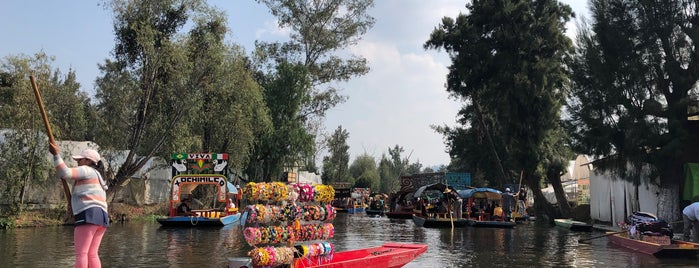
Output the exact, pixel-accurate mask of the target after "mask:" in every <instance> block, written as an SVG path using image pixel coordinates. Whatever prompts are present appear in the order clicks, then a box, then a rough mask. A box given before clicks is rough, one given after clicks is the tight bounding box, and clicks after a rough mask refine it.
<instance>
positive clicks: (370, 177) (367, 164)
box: [349, 154, 381, 189]
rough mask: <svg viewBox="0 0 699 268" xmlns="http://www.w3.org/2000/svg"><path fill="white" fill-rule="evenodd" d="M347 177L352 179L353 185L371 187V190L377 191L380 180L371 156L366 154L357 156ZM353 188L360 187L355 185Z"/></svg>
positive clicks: (374, 161)
mask: <svg viewBox="0 0 699 268" xmlns="http://www.w3.org/2000/svg"><path fill="white" fill-rule="evenodd" d="M349 175H350V176H351V177H352V178H354V181H355V183H359V184H360V185H366V186H365V187H371V189H379V185H380V181H381V180H380V176H379V171H378V168H377V167H376V160H375V159H374V157H373V156H370V155H368V154H363V155H360V156H357V157H356V158H355V159H354V161H353V162H352V165H350V167H349ZM355 187H361V186H357V185H356V184H355Z"/></svg>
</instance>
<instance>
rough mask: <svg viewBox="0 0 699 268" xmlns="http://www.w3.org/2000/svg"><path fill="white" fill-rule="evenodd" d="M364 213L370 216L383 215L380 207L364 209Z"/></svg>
mask: <svg viewBox="0 0 699 268" xmlns="http://www.w3.org/2000/svg"><path fill="white" fill-rule="evenodd" d="M365 211H366V215H367V216H372V217H381V216H383V215H384V212H383V210H380V209H366V210H365Z"/></svg>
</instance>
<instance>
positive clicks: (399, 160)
mask: <svg viewBox="0 0 699 268" xmlns="http://www.w3.org/2000/svg"><path fill="white" fill-rule="evenodd" d="M404 151H405V150H404V149H403V147H402V146H399V145H397V144H396V145H395V146H394V147H393V148H388V156H386V154H383V155H381V160H380V161H379V168H378V170H379V177H380V182H381V183H380V187H379V191H380V192H382V193H391V192H396V191H398V190H399V189H400V176H402V175H408V174H417V173H420V168H421V167H422V165H421V164H419V163H414V164H412V165H411V164H410V160H409V157H410V155H408V156H407V157H403V156H402V155H401V154H402V153H403V152H404Z"/></svg>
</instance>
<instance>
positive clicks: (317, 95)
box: [255, 0, 374, 179]
mask: <svg viewBox="0 0 699 268" xmlns="http://www.w3.org/2000/svg"><path fill="white" fill-rule="evenodd" d="M258 2H260V3H263V4H265V5H266V6H267V7H269V9H270V11H271V13H272V15H274V16H275V17H277V19H278V23H279V27H282V28H286V29H289V30H290V32H291V33H290V36H289V40H288V41H285V42H273V43H265V42H257V43H256V48H257V50H256V58H257V63H258V64H259V65H258V68H259V69H260V73H261V74H262V75H263V76H266V78H261V80H271V79H273V78H274V77H277V74H275V72H276V71H278V69H279V68H278V66H277V65H279V64H292V65H300V66H303V68H304V69H305V70H303V73H304V74H303V75H304V76H305V78H306V79H307V81H308V83H309V84H308V87H306V88H303V90H304V91H303V92H301V94H302V96H304V97H303V98H302V99H301V101H302V102H301V103H298V104H297V103H282V104H287V105H299V106H298V109H296V108H295V107H290V109H284V110H283V111H288V110H291V108H293V109H296V110H297V113H296V114H295V115H294V116H293V118H289V120H292V121H298V122H300V123H301V124H300V125H298V126H297V128H295V129H293V130H292V132H291V133H296V134H298V136H297V137H296V138H294V139H289V140H270V139H265V140H269V141H273V142H274V143H273V144H268V145H265V144H262V143H261V144H260V146H259V147H258V148H257V150H256V154H255V156H256V160H257V163H258V165H259V166H264V165H268V164H269V163H276V165H277V167H276V168H270V170H279V169H283V168H284V167H287V166H294V167H296V166H299V165H305V167H306V168H307V169H309V170H313V169H316V167H315V165H314V163H315V157H316V153H317V149H318V148H320V147H322V142H323V140H322V136H323V135H319V132H320V123H321V122H322V120H323V119H324V117H325V114H326V112H327V111H328V110H329V109H331V108H333V107H335V106H336V105H338V104H340V103H342V102H343V101H344V100H345V97H344V96H341V95H340V94H339V90H338V88H336V87H334V86H333V82H339V81H347V80H349V79H351V78H353V77H356V76H361V75H364V74H366V73H367V72H368V71H369V67H368V65H367V62H366V59H364V58H362V57H360V56H356V55H351V54H349V53H348V52H347V51H343V50H344V49H346V48H348V47H350V46H352V45H355V44H356V43H357V42H358V41H359V40H360V38H361V37H362V36H363V35H364V34H365V33H366V31H367V30H368V29H369V28H371V27H372V26H373V25H374V18H372V17H371V16H369V14H368V12H367V10H368V9H369V8H370V7H372V6H373V3H374V2H373V0H331V1H305V0H291V1H281V0H258ZM261 84H262V83H261ZM288 86H289V87H298V85H293V84H289V85H288ZM275 92H283V90H274V91H273V92H268V93H275ZM266 97H267V99H279V98H283V97H284V96H283V95H282V96H271V95H270V94H266ZM268 105H269V106H271V105H272V103H269V104H268ZM272 116H273V117H274V116H275V115H272ZM288 126H289V125H288V124H275V125H274V129H273V131H274V132H277V133H278V134H272V136H279V135H282V134H284V132H286V131H289V129H288V128H287V127H288ZM309 143H317V144H316V145H315V146H307V145H308V144H309ZM279 147H295V148H303V149H304V150H296V151H291V152H289V153H290V154H291V155H279V154H275V152H273V151H270V150H269V149H273V148H279ZM257 169H260V167H258V168H257ZM261 176H263V177H264V178H265V179H269V178H276V177H277V176H279V174H278V173H271V174H261Z"/></svg>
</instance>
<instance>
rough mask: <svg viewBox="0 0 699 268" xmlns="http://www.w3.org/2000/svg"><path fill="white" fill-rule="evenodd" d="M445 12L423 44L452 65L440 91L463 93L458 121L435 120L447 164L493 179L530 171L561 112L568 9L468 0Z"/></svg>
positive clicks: (554, 5) (569, 48) (531, 3)
mask: <svg viewBox="0 0 699 268" xmlns="http://www.w3.org/2000/svg"><path fill="white" fill-rule="evenodd" d="M466 7H467V9H468V10H469V12H468V13H466V14H461V15H459V16H457V17H456V18H455V19H453V18H448V17H445V18H444V19H442V23H441V24H440V25H439V26H438V27H437V28H436V29H435V30H434V31H433V32H432V34H431V36H430V39H429V40H428V41H427V42H426V43H425V48H432V49H440V48H444V49H445V50H446V51H447V53H449V54H450V57H451V59H452V64H451V66H450V67H449V74H448V76H447V91H448V92H450V93H451V94H454V95H455V96H458V97H460V98H463V99H464V100H465V105H464V108H462V109H461V111H460V112H459V117H460V118H459V123H460V126H458V127H436V128H435V129H436V130H437V131H438V132H440V133H442V134H443V135H444V136H445V139H446V140H447V144H448V147H449V153H450V155H451V157H452V158H453V159H454V162H455V163H454V164H455V165H456V166H459V167H461V168H466V167H468V168H470V169H471V170H473V171H474V172H479V171H483V172H486V173H487V175H486V177H490V178H498V179H499V183H505V182H509V183H513V182H512V181H506V179H510V178H514V177H517V176H515V175H514V173H513V172H512V171H510V170H527V172H528V173H533V172H535V171H536V170H537V169H538V168H539V165H540V164H541V163H542V161H543V160H544V158H543V154H541V151H542V150H545V149H546V148H545V147H544V146H543V144H544V141H545V140H546V138H547V136H549V135H552V130H553V129H554V128H555V126H556V125H557V122H558V120H559V118H560V112H561V107H562V105H563V103H564V97H565V88H566V83H567V76H566V75H567V74H566V70H565V68H564V60H565V59H566V57H567V56H568V54H569V53H571V52H572V43H571V41H570V39H569V38H568V37H566V36H565V34H564V30H565V23H566V22H567V21H568V20H569V18H570V16H571V9H570V7H568V6H567V5H564V4H559V3H558V2H557V1H473V2H472V3H471V4H467V6H466Z"/></svg>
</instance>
